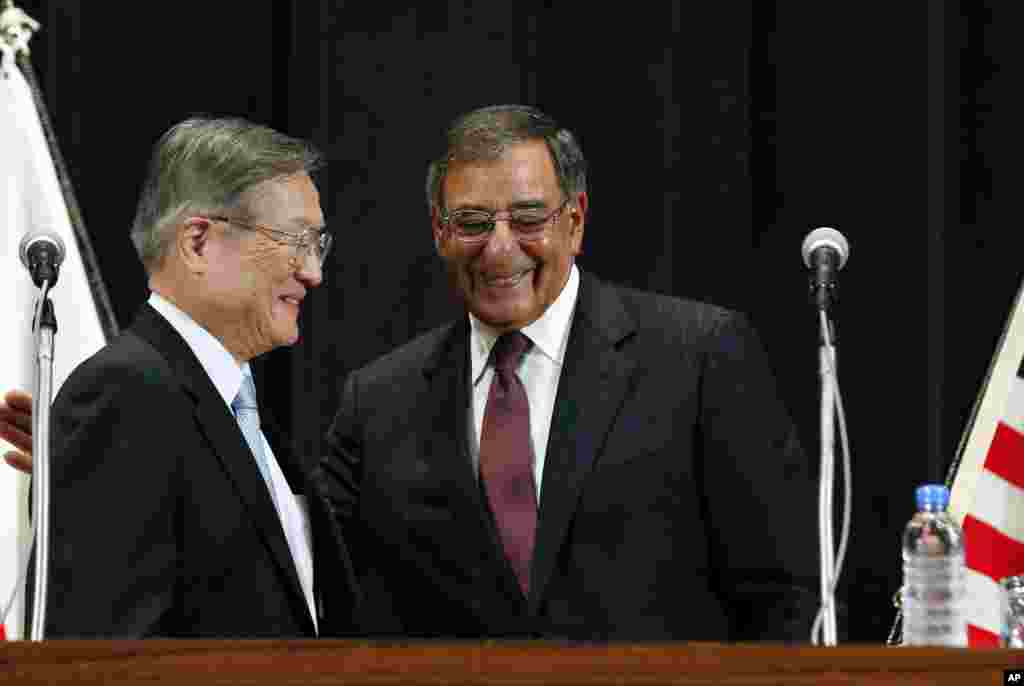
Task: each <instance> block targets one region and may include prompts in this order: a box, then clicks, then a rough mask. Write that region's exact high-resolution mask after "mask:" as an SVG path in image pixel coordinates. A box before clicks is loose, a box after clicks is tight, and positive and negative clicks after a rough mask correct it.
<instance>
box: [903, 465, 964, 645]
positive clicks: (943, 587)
mask: <svg viewBox="0 0 1024 686" xmlns="http://www.w3.org/2000/svg"><path fill="white" fill-rule="evenodd" d="M916 496H917V514H915V515H914V517H913V519H911V520H910V522H909V523H908V524H907V528H906V530H905V531H904V532H903V645H909V646H966V645H967V618H966V614H965V603H966V599H967V568H966V565H965V563H964V538H963V532H962V531H961V530H960V527H959V526H958V525H957V523H956V522H955V521H954V520H953V519H952V518H951V517H950V516H949V514H948V513H947V512H946V507H947V506H948V505H949V489H948V488H946V487H945V486H941V485H934V484H929V485H925V486H921V487H920V488H918V489H917V491H916Z"/></svg>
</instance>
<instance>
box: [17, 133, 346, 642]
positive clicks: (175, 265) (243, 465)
mask: <svg viewBox="0 0 1024 686" xmlns="http://www.w3.org/2000/svg"><path fill="white" fill-rule="evenodd" d="M319 159H320V158H319V155H318V153H317V152H316V151H315V150H314V149H313V148H312V147H311V146H309V145H308V144H307V143H305V142H303V141H300V140H297V139H294V138H291V137H288V136H285V135H283V134H281V133H278V132H276V131H273V130H271V129H269V128H266V127H263V126H259V125H256V124H252V123H250V122H247V121H244V120H241V119H207V118H196V119H190V120H187V121H184V122H182V123H180V124H178V125H176V126H174V127H173V128H172V129H170V130H169V131H168V132H167V133H166V134H164V136H163V137H162V138H161V139H160V141H159V142H158V144H157V146H156V149H155V151H154V154H153V158H152V162H151V165H150V169H149V176H148V179H147V181H146V184H145V186H144V188H143V192H142V196H141V199H140V201H139V208H138V212H137V215H136V218H135V224H134V227H133V230H132V239H133V242H134V243H135V246H136V248H137V249H138V252H139V255H140V257H141V258H142V261H143V263H144V265H145V267H146V270H147V273H148V275H149V285H150V289H151V291H152V294H151V296H150V298H149V301H148V302H147V303H146V304H145V305H144V306H143V307H142V309H141V310H140V312H139V313H138V315H137V317H136V319H135V321H134V323H133V324H132V326H131V327H130V328H129V329H128V330H127V331H126V332H125V333H124V334H123V335H122V336H120V337H119V338H117V339H116V340H114V341H112V342H111V343H110V344H109V345H107V346H106V347H105V348H103V349H102V350H101V351H100V352H98V353H97V354H96V355H95V356H93V357H92V358H90V359H88V360H87V361H85V362H84V363H83V364H82V365H80V366H79V367H78V368H77V369H76V370H75V371H74V372H73V373H72V375H71V376H70V377H69V378H68V380H67V381H66V382H65V384H64V385H63V387H62V388H61V391H60V393H59V394H58V396H57V398H56V400H55V403H54V406H53V414H52V421H53V424H52V431H53V445H52V455H53V457H52V475H53V476H52V479H53V481H52V489H53V498H52V511H51V522H52V534H51V551H50V561H51V568H50V591H49V594H48V595H49V603H48V607H47V621H46V627H45V635H46V636H47V637H48V638H56V637H72V636H79V637H129V638H141V637H148V636H177V637H184V636H188V637H197V636H246V637H248V636H272V637H289V636H291V637H302V636H316V635H318V634H319V635H324V634H331V633H335V625H333V624H331V623H330V621H331V620H332V619H333V620H336V621H337V622H338V626H340V627H341V629H340V630H342V631H344V630H346V629H348V628H350V626H351V612H352V607H353V603H354V598H355V590H354V586H353V578H352V574H351V565H350V563H349V561H348V558H347V553H346V551H345V550H344V547H343V546H344V544H343V542H342V541H341V540H340V539H341V537H340V532H338V531H336V530H335V529H336V523H335V522H334V521H333V520H331V519H329V515H328V507H329V506H328V504H327V501H326V500H325V499H324V497H323V494H322V491H321V490H320V489H319V488H318V487H317V484H316V483H314V482H312V481H310V479H309V477H310V475H309V470H308V468H307V467H305V466H304V465H303V463H302V461H300V460H297V459H295V457H294V456H292V455H290V454H289V453H288V451H287V450H286V449H284V448H283V446H285V445H287V443H286V442H285V441H282V440H279V439H280V438H281V437H280V436H279V435H278V434H277V432H275V431H274V430H273V428H272V423H271V422H269V421H268V417H267V416H266V414H265V413H264V414H263V415H262V417H261V415H260V412H259V407H258V403H257V401H256V393H255V383H254V381H253V377H252V372H251V370H250V365H249V363H250V361H251V360H253V358H255V357H257V356H258V355H261V354H263V353H265V352H267V351H269V350H271V349H273V348H275V347H278V346H282V345H291V344H293V343H294V342H295V341H296V340H297V338H298V322H297V319H298V315H299V307H300V304H301V302H302V300H303V298H304V297H305V295H306V293H307V291H308V290H309V289H311V288H315V287H316V286H317V285H319V284H320V281H321V279H322V273H321V264H322V261H323V258H324V256H325V255H326V253H327V251H328V249H329V247H330V236H329V234H327V233H326V231H325V229H324V219H323V213H322V211H321V208H320V199H319V194H318V193H317V189H316V186H315V185H314V183H313V181H312V178H311V176H310V173H311V172H312V171H313V170H314V169H315V168H316V166H317V165H318V164H319ZM8 419H9V420H12V421H13V418H12V417H8ZM23 427H24V425H23ZM14 431H15V428H14V426H13V425H8V426H7V427H5V434H6V435H7V436H8V437H11V434H12V432H14ZM20 444H21V445H22V446H23V447H27V445H26V444H25V443H24V442H23V441H22V442H21V443H20ZM22 466H23V467H27V466H29V465H28V464H23V465H22ZM331 531H333V534H332V535H330V536H328V540H329V541H330V545H327V546H324V545H323V543H322V541H323V537H324V536H325V535H326V534H327V532H331ZM314 563H315V565H314ZM314 566H315V568H316V571H317V576H319V577H326V578H327V579H328V580H329V583H324V582H323V580H322V578H320V579H315V578H314ZM325 588H329V589H330V590H329V592H328V593H325V592H324V591H325ZM325 605H326V607H325Z"/></svg>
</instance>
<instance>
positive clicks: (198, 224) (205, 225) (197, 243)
mask: <svg viewBox="0 0 1024 686" xmlns="http://www.w3.org/2000/svg"><path fill="white" fill-rule="evenodd" d="M212 226H213V224H212V223H211V222H210V220H209V219H207V218H206V217H189V218H187V219H186V220H185V221H183V222H182V223H181V224H179V225H178V227H177V229H176V230H175V234H174V250H175V252H177V253H178V257H179V258H180V259H181V262H182V264H184V265H185V268H186V269H188V270H189V271H190V272H192V273H194V274H202V273H205V272H206V269H207V264H208V255H207V249H208V248H209V238H210V228H211V227H212Z"/></svg>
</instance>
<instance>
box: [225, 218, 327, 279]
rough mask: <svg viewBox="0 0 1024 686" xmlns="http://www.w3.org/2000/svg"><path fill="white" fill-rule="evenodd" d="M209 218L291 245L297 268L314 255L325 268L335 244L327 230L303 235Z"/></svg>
mask: <svg viewBox="0 0 1024 686" xmlns="http://www.w3.org/2000/svg"><path fill="white" fill-rule="evenodd" d="M207 218H208V219H213V220H214V221H219V222H225V223H227V224H234V225H235V226H240V227H242V228H243V229H249V230H250V231H258V232H260V233H262V234H263V235H264V236H266V237H267V238H269V239H270V240H272V241H274V242H275V243H280V244H281V245H290V246H291V247H292V259H293V260H294V261H295V265H294V266H295V267H296V268H298V266H299V265H302V264H305V263H306V260H307V259H309V256H310V255H313V256H314V257H315V258H316V261H317V262H318V263H319V264H320V266H321V267H323V266H324V261H326V260H327V253H329V252H330V251H331V245H333V244H334V237H333V236H331V234H330V233H329V232H328V231H327V229H307V230H306V231H303V232H301V233H292V232H291V231H280V230H278V229H272V228H270V227H269V226H262V225H260V224H247V223H246V222H243V221H239V220H237V219H232V218H231V217H207Z"/></svg>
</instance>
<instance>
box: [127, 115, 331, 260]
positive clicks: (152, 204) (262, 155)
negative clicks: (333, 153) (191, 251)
mask: <svg viewBox="0 0 1024 686" xmlns="http://www.w3.org/2000/svg"><path fill="white" fill-rule="evenodd" d="M321 165H322V157H321V155H320V153H319V152H318V151H317V150H316V149H315V148H314V147H313V146H312V145H311V144H310V143H307V142H306V141H302V140H299V139H297V138H292V137H291V136H287V135H285V134H283V133H279V132H277V131H274V130H273V129H271V128H268V127H266V126H261V125H259V124H254V123H252V122H250V121H246V120H245V119H239V118H231V119H213V118H208V117H195V118H192V119H186V120H185V121H183V122H181V123H180V124H176V125H175V126H173V127H171V128H170V129H169V130H168V131H167V132H166V133H165V134H164V135H163V136H161V137H160V140H159V141H158V142H157V144H156V146H155V147H154V149H153V157H152V159H151V160H150V163H149V171H148V173H147V175H146V181H145V184H144V185H143V187H142V194H141V195H140V197H139V206H138V210H137V211H136V213H135V222H134V224H133V225H132V243H134V244H135V249H136V250H137V251H138V253H139V257H140V258H142V263H143V264H144V265H145V267H146V271H147V272H150V273H152V272H153V271H154V270H155V269H157V268H159V267H160V265H161V264H162V263H163V260H164V257H165V255H166V253H167V247H168V245H169V244H170V242H171V240H172V239H173V237H174V227H175V222H176V221H177V220H179V219H181V218H182V217H184V216H187V215H188V214H210V213H214V212H224V211H231V210H239V209H244V208H243V207H242V205H243V202H244V197H243V196H244V194H245V192H246V191H248V190H250V189H252V188H253V187H254V186H256V185H258V184H260V183H262V182H264V181H269V180H271V179H275V178H278V177H283V176H290V175H293V174H299V173H302V172H305V173H312V172H313V171H315V170H316V169H318V168H319V167H320V166H321Z"/></svg>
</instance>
